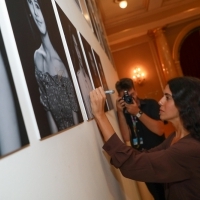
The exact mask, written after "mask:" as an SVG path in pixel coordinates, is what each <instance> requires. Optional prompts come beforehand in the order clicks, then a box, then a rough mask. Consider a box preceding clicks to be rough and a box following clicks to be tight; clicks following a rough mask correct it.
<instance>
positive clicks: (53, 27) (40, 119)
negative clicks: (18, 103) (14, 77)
mask: <svg viewBox="0 0 200 200" xmlns="http://www.w3.org/2000/svg"><path fill="white" fill-rule="evenodd" d="M5 2H6V6H7V10H8V14H9V17H10V21H11V25H12V29H13V33H14V37H15V41H16V44H17V49H18V53H19V57H20V60H21V63H22V68H23V72H24V75H25V79H26V83H27V87H28V91H29V95H30V99H31V103H32V106H33V110H34V114H35V118H36V122H37V125H38V129H39V132H40V138H45V137H46V136H50V135H53V134H55V133H58V132H60V131H63V130H66V129H68V128H71V127H74V126H76V125H78V124H80V123H82V122H83V116H82V113H81V109H80V105H79V102H78V98H77V95H76V92H75V88H74V84H73V80H72V78H71V74H70V70H69V65H68V61H67V58H66V54H65V50H64V47H63V43H62V40H61V36H60V32H59V29H58V25H57V21H56V18H55V13H54V10H53V7H52V2H51V1H49V0H42V1H41V0H35V1H27V0H6V1H5Z"/></svg>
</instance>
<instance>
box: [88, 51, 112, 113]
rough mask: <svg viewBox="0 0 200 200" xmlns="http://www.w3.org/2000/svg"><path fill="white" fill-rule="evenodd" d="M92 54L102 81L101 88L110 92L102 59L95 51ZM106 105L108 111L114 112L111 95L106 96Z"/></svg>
mask: <svg viewBox="0 0 200 200" xmlns="http://www.w3.org/2000/svg"><path fill="white" fill-rule="evenodd" d="M92 53H93V56H94V60H95V63H96V67H97V70H98V73H99V76H100V80H101V86H102V87H103V89H104V90H109V88H108V85H107V81H106V77H105V74H104V71H103V67H102V64H101V59H100V57H99V55H98V54H97V53H96V52H95V51H94V49H92ZM106 105H107V107H108V110H112V109H113V103H112V100H111V97H110V94H106Z"/></svg>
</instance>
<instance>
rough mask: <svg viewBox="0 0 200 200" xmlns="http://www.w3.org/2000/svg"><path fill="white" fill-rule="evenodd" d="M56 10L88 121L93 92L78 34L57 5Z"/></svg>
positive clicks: (90, 116) (91, 116)
mask: <svg viewBox="0 0 200 200" xmlns="http://www.w3.org/2000/svg"><path fill="white" fill-rule="evenodd" d="M57 9H58V13H59V16H60V20H61V24H62V26H63V31H64V34H65V38H66V42H67V45H68V48H69V53H70V56H71V59H72V63H73V68H74V71H75V74H76V78H77V81H78V85H79V88H80V92H81V95H82V99H83V103H84V106H85V110H86V113H87V117H88V119H93V114H92V109H91V105H90V98H89V93H90V91H91V90H93V87H92V82H91V79H90V77H89V73H88V69H87V66H86V63H85V60H84V56H83V53H82V50H81V45H80V41H79V38H78V33H77V30H76V28H75V27H74V25H73V24H72V23H71V21H70V20H69V19H68V17H67V16H66V15H65V14H64V12H63V11H62V10H61V8H60V7H59V6H58V5H57Z"/></svg>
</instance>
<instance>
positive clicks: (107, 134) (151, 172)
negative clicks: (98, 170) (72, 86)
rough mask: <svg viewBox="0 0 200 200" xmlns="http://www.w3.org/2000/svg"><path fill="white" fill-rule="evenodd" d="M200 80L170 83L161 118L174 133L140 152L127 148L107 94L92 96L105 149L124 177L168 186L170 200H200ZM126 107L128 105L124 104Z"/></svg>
mask: <svg viewBox="0 0 200 200" xmlns="http://www.w3.org/2000/svg"><path fill="white" fill-rule="evenodd" d="M199 91H200V79H197V78H194V77H177V78H173V79H171V80H169V81H168V83H167V85H166V87H165V89H164V96H163V97H162V98H161V100H160V101H159V104H160V112H159V114H160V119H161V120H163V121H164V120H166V121H169V122H171V123H172V124H173V126H174V128H175V132H174V133H172V134H171V135H170V136H169V137H168V138H166V139H165V140H164V142H163V143H161V144H160V145H159V146H157V147H154V148H152V149H150V150H146V151H143V152H141V151H138V150H136V149H135V148H132V147H130V146H127V145H125V144H124V143H123V142H122V141H121V140H120V139H119V137H118V136H117V134H116V133H115V131H114V129H113V127H112V125H111V124H110V122H109V120H108V118H107V116H106V114H105V112H104V103H105V98H106V96H105V92H104V91H103V89H102V88H97V89H95V90H93V91H92V92H91V93H90V98H91V105H92V111H93V114H94V116H95V120H96V122H97V124H98V126H99V128H100V130H101V133H102V135H103V137H104V140H105V144H104V146H103V149H104V150H105V151H106V152H107V153H108V154H109V155H110V156H111V164H112V165H114V166H115V167H116V168H119V169H120V171H121V173H122V174H123V176H125V177H127V178H130V179H133V180H137V181H144V182H159V183H160V182H162V183H165V197H166V199H167V200H189V199H192V200H199V199H200V193H199V188H200V170H199V169H200V154H199V152H200V115H199V113H200V92H199ZM125 106H127V104H126V103H125Z"/></svg>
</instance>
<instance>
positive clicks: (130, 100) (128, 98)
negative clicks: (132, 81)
mask: <svg viewBox="0 0 200 200" xmlns="http://www.w3.org/2000/svg"><path fill="white" fill-rule="evenodd" d="M122 99H123V100H124V101H125V102H126V103H128V104H132V103H133V98H132V96H130V95H129V94H128V91H126V90H125V91H124V96H123V97H122Z"/></svg>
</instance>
